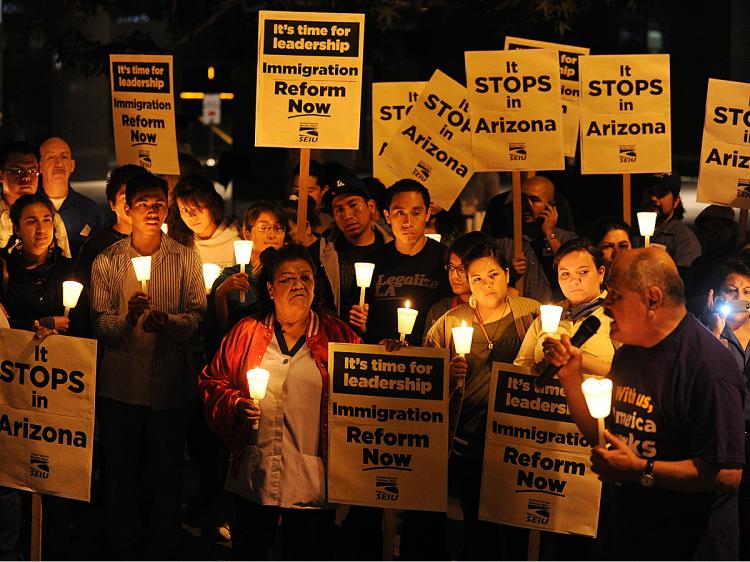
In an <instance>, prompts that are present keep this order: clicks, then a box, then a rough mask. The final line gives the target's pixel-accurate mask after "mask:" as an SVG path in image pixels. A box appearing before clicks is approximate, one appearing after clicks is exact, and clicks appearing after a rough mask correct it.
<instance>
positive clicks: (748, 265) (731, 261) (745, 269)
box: [714, 249, 750, 292]
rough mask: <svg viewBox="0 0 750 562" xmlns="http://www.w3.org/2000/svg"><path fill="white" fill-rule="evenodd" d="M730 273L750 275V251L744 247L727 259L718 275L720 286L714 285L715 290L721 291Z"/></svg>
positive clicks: (743, 275)
mask: <svg viewBox="0 0 750 562" xmlns="http://www.w3.org/2000/svg"><path fill="white" fill-rule="evenodd" d="M730 273H736V274H737V275H741V276H742V277H750V251H748V250H747V249H742V250H739V251H737V252H735V253H733V254H732V255H731V256H729V257H728V258H727V261H726V262H724V264H723V265H722V266H721V275H720V276H719V277H718V281H719V286H718V287H714V291H716V292H718V291H719V289H720V288H721V286H722V285H723V284H724V281H725V280H726V278H727V275H729V274H730Z"/></svg>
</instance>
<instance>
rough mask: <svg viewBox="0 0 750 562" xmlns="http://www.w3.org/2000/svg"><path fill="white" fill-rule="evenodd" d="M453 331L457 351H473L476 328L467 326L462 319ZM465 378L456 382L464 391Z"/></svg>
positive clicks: (461, 390) (462, 354) (465, 352)
mask: <svg viewBox="0 0 750 562" xmlns="http://www.w3.org/2000/svg"><path fill="white" fill-rule="evenodd" d="M451 331H452V332H453V346H454V347H455V348H456V353H458V354H459V355H461V356H462V357H463V356H465V355H466V354H467V353H471V340H472V339H473V338H474V328H473V327H472V326H467V325H466V321H465V320H461V325H460V326H456V327H455V328H453V329H452V330H451ZM463 389H464V379H459V380H458V382H457V383H456V390H458V391H460V392H463Z"/></svg>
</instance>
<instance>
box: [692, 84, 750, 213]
mask: <svg viewBox="0 0 750 562" xmlns="http://www.w3.org/2000/svg"><path fill="white" fill-rule="evenodd" d="M696 199H697V200H698V201H699V202H701V203H714V204H717V205H728V206H730V207H739V208H741V209H750V84H746V83H744V82H729V81H727V80H716V79H715V78H711V79H710V80H709V81H708V93H707V95H706V118H705V124H704V125H703V144H702V146H701V163H700V170H699V174H698V196H697V198H696Z"/></svg>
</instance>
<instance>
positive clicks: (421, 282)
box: [350, 179, 451, 345]
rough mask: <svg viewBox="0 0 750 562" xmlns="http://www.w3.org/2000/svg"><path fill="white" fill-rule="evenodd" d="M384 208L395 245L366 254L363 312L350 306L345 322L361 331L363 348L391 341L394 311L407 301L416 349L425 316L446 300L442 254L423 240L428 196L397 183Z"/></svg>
mask: <svg viewBox="0 0 750 562" xmlns="http://www.w3.org/2000/svg"><path fill="white" fill-rule="evenodd" d="M385 203H386V209H385V210H384V211H383V212H384V214H385V217H386V220H387V221H388V223H389V224H390V225H391V226H392V227H393V236H394V238H395V240H394V241H393V242H390V243H388V244H386V245H385V246H383V247H382V248H380V249H379V250H377V251H376V252H375V253H373V254H372V260H373V262H374V263H375V272H374V273H373V276H372V285H371V286H370V289H369V290H368V293H367V308H366V310H365V309H364V307H360V306H359V305H355V306H353V307H352V313H351V315H350V321H351V323H352V324H353V325H354V326H357V327H359V328H360V329H362V328H364V329H365V335H364V339H365V341H366V342H368V343H379V342H380V341H381V340H383V339H389V338H397V337H398V315H397V309H398V308H401V307H404V305H405V303H406V301H409V306H410V307H411V308H413V309H416V310H417V311H419V312H418V314H417V319H416V322H415V324H414V329H413V330H412V333H411V335H409V336H407V341H408V342H409V343H410V344H411V345H422V334H423V333H424V322H425V318H426V317H427V312H428V311H429V310H430V308H431V307H432V305H433V304H435V303H436V302H437V301H439V300H440V299H442V298H443V297H446V296H449V295H451V290H450V284H449V283H448V275H447V273H446V271H445V268H444V266H443V263H444V259H445V251H446V248H445V246H443V245H442V244H440V243H439V242H435V241H434V240H432V239H430V238H427V237H425V235H424V231H425V226H426V224H427V221H429V219H430V212H429V208H430V194H429V192H428V191H427V189H426V188H425V187H424V186H423V185H422V184H420V183H419V182H417V181H414V180H411V179H404V180H399V181H397V182H396V183H395V184H393V186H392V187H391V188H390V189H389V190H388V191H387V192H386V202H385ZM368 314H369V317H368Z"/></svg>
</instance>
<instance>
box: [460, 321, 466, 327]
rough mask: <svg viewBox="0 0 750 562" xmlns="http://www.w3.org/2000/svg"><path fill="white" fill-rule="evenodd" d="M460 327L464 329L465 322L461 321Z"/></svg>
mask: <svg viewBox="0 0 750 562" xmlns="http://www.w3.org/2000/svg"><path fill="white" fill-rule="evenodd" d="M461 327H462V328H466V320H461Z"/></svg>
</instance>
